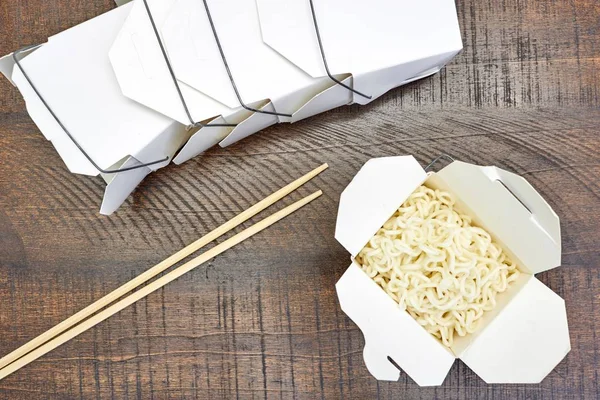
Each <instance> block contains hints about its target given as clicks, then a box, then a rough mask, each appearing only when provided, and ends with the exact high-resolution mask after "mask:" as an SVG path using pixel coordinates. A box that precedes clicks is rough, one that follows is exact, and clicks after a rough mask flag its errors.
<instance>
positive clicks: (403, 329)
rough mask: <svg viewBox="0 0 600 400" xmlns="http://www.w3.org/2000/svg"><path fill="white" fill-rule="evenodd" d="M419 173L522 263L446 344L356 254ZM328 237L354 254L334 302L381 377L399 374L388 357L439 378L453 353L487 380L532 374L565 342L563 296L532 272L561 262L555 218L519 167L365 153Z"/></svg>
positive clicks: (519, 379) (546, 369) (539, 375)
mask: <svg viewBox="0 0 600 400" xmlns="http://www.w3.org/2000/svg"><path fill="white" fill-rule="evenodd" d="M422 183H426V184H427V186H429V187H431V188H434V189H441V190H445V191H448V192H450V193H451V194H453V195H454V196H455V198H456V199H457V204H456V207H457V208H459V209H461V210H462V211H463V212H465V213H467V214H469V215H470V216H472V217H473V223H474V224H475V225H478V226H480V227H482V228H484V229H485V230H487V231H488V232H489V233H490V234H491V235H492V237H493V238H494V240H495V241H496V242H497V243H498V244H499V245H500V246H502V248H503V249H504V250H505V251H506V252H507V254H508V255H509V256H510V257H512V258H513V260H515V262H517V263H518V265H519V269H520V271H521V274H520V276H519V279H518V280H517V281H516V282H515V283H514V284H513V285H512V286H511V287H510V288H509V289H508V290H507V291H506V292H504V293H501V294H499V295H498V297H497V301H498V304H497V306H496V308H495V309H494V310H492V311H490V312H488V313H486V314H485V315H484V317H483V318H482V321H481V323H480V325H479V327H478V329H477V331H476V332H475V333H473V334H470V335H467V336H465V337H458V338H455V343H454V345H453V346H452V348H447V347H445V346H444V345H442V344H441V342H440V341H438V340H437V339H436V338H435V337H433V336H432V335H431V334H429V333H428V332H427V331H426V330H425V329H423V328H422V327H421V326H420V325H419V324H418V323H417V322H416V321H415V320H414V319H413V318H412V317H411V316H410V315H409V314H408V313H406V312H405V311H403V310H401V309H400V308H399V307H398V304H397V303H396V302H395V301H394V300H393V299H391V298H390V297H389V296H388V295H387V294H386V293H385V291H384V290H383V289H381V288H380V287H379V286H378V285H377V284H376V283H375V282H374V281H373V280H372V279H371V278H369V277H368V276H367V274H365V273H364V272H363V271H362V270H361V268H360V265H358V264H357V262H356V261H355V260H354V257H355V256H356V255H357V254H358V253H359V252H360V250H361V249H362V248H363V247H364V245H365V244H366V243H367V242H368V241H369V240H370V238H371V237H372V236H373V235H374V234H375V233H376V232H377V230H378V229H379V228H380V227H381V226H382V225H383V224H384V223H385V221H387V219H389V217H391V216H392V215H393V213H394V212H395V210H396V209H397V208H398V207H399V206H400V205H401V204H402V203H403V202H404V200H405V199H406V198H408V196H409V195H410V194H411V193H412V192H413V191H414V190H415V189H416V188H417V187H418V186H419V185H421V184H422ZM336 239H337V240H338V241H339V242H340V243H341V244H342V245H343V246H344V247H345V248H346V249H347V250H348V251H349V252H350V253H351V258H352V264H351V265H350V267H349V268H348V270H347V271H346V272H345V273H344V275H343V276H342V277H341V279H340V280H339V281H338V283H337V284H336V290H337V293H338V297H339V300H340V305H341V307H342V309H343V311H344V312H345V313H346V314H347V315H348V316H349V317H350V318H351V319H352V320H353V321H354V322H355V323H356V324H357V325H358V326H359V328H360V329H361V331H362V332H363V334H364V337H365V348H364V359H365V363H366V366H367V368H368V370H369V372H371V374H372V375H373V376H374V377H375V378H377V379H379V380H397V379H398V378H399V373H400V372H399V371H398V369H397V368H396V367H395V366H394V365H393V364H392V363H391V362H390V361H389V360H388V357H390V358H391V359H392V360H393V361H394V362H395V363H396V364H397V365H398V366H400V368H402V370H403V371H404V372H405V373H407V374H408V375H409V376H410V377H411V378H412V379H413V380H414V381H415V382H416V383H418V384H419V385H421V386H433V385H440V384H442V382H443V380H444V378H445V377H446V375H447V373H448V371H449V370H450V367H451V366H452V364H453V363H454V359H455V358H460V359H461V360H462V361H463V362H464V363H465V364H467V365H468V366H469V367H470V368H471V369H472V370H473V371H474V372H475V373H477V374H478V375H479V376H480V377H481V378H482V379H484V380H485V381H486V382H488V383H537V382H540V381H541V380H542V379H543V378H544V377H545V376H546V375H547V374H548V373H550V371H551V370H552V369H553V368H554V367H555V366H556V365H557V364H558V363H559V362H560V361H561V360H562V359H563V358H564V356H565V355H566V354H567V353H568V352H569V350H570V340H569V332H568V324H567V316H566V310H565V304H564V300H563V299H562V298H560V297H559V296H558V295H557V294H555V293H554V292H553V291H552V290H550V289H549V288H548V287H546V286H545V285H544V284H543V283H541V282H540V281H539V280H538V279H536V278H535V277H534V276H533V275H534V274H536V273H539V272H542V271H546V270H549V269H551V268H555V267H557V266H559V265H560V258H561V241H560V224H559V219H558V217H557V216H556V214H555V213H554V211H553V210H552V208H551V207H550V206H549V205H548V204H547V203H546V202H545V201H544V199H543V198H542V197H541V196H540V195H539V194H538V193H537V192H536V191H535V189H533V187H532V186H531V185H530V184H529V183H527V181H526V180H525V179H523V178H522V177H519V176H517V175H515V174H512V173H510V172H507V171H505V170H502V169H499V168H497V167H480V166H475V165H472V164H467V163H463V162H459V161H455V162H453V163H452V164H450V165H449V166H447V167H445V168H444V169H442V170H441V171H439V172H437V173H429V174H427V173H426V172H425V171H424V170H423V169H422V167H421V166H420V165H419V164H418V163H417V161H416V160H415V159H414V158H413V157H412V156H405V157H387V158H377V159H372V160H370V161H368V162H367V163H366V164H365V165H364V166H363V167H362V169H361V170H360V171H359V172H358V174H357V175H356V176H355V177H354V179H353V180H352V182H350V184H349V185H348V187H347V188H346V189H345V190H344V192H343V193H342V196H341V199H340V206H339V211H338V218H337V224H336ZM356 293H360V296H357V295H356Z"/></svg>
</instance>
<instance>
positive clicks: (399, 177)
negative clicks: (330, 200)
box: [335, 156, 427, 256]
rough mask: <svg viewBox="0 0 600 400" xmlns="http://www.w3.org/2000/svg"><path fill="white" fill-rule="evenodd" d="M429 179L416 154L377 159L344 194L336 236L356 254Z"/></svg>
mask: <svg viewBox="0 0 600 400" xmlns="http://www.w3.org/2000/svg"><path fill="white" fill-rule="evenodd" d="M426 178H427V174H426V173H425V171H424V170H423V168H422V167H421V165H419V163H418V162H417V160H415V158H414V157H413V156H401V157H383V158H373V159H371V160H369V161H367V162H366V163H365V165H363V167H362V168H361V169H360V171H358V173H357V174H356V176H355V177H354V179H352V181H351V182H350V183H349V184H348V186H347V187H346V189H344V191H343V192H342V195H341V197H340V205H339V209H338V216H337V222H336V227H335V238H336V239H337V241H338V242H340V243H341V244H342V246H344V247H345V248H346V250H348V251H349V252H350V253H351V254H352V256H355V255H357V254H358V253H359V252H360V250H362V248H363V247H364V246H365V244H366V243H367V242H368V241H369V239H370V238H371V237H372V236H373V235H374V234H375V233H376V232H377V230H378V229H379V228H381V226H382V225H383V224H384V223H385V221H387V219H388V218H389V217H391V216H392V215H393V214H394V211H396V209H397V208H398V207H400V205H402V203H403V202H404V200H406V199H407V198H408V196H409V195H410V194H411V193H412V192H413V191H414V190H415V189H416V188H417V187H418V186H419V185H420V184H421V183H423V181H424V180H425V179H426Z"/></svg>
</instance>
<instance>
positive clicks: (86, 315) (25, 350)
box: [0, 164, 328, 380]
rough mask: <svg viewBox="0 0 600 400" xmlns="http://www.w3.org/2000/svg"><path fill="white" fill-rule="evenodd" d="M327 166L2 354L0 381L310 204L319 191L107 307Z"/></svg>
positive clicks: (324, 165)
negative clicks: (21, 344)
mask: <svg viewBox="0 0 600 400" xmlns="http://www.w3.org/2000/svg"><path fill="white" fill-rule="evenodd" d="M327 167H328V165H327V164H323V165H321V166H320V167H319V168H317V169H315V170H313V171H311V172H309V173H308V174H306V175H304V176H303V177H301V178H299V179H297V180H295V181H294V182H292V183H290V184H288V185H287V186H284V187H283V188H281V189H279V190H278V191H277V192H275V193H273V194H271V195H270V196H268V197H266V198H265V199H263V200H261V201H260V202H258V203H256V204H255V205H253V206H252V207H250V208H249V209H247V210H245V211H243V212H242V213H240V214H238V215H237V216H235V217H234V218H233V219H231V220H229V221H227V222H226V223H224V224H223V225H221V226H219V227H218V228H216V229H215V230H213V231H212V232H210V233H208V234H206V235H205V236H203V237H201V238H200V239H198V240H197V241H195V242H194V243H192V244H190V245H189V246H187V247H185V248H183V249H181V250H179V251H178V252H177V253H175V254H173V255H172V256H170V257H169V258H167V259H165V260H164V261H162V262H160V263H158V264H157V265H155V266H154V267H152V268H150V269H149V270H148V271H146V272H144V273H142V274H141V275H139V276H138V277H136V278H134V279H132V280H131V281H129V282H127V283H125V284H124V285H122V286H120V287H119V288H117V289H115V290H114V291H112V292H111V293H109V294H107V295H106V296H104V297H102V298H101V299H99V300H97V301H96V302H94V303H92V304H90V305H89V306H87V307H86V308H84V309H83V310H81V311H79V312H77V313H76V314H74V315H73V316H71V317H69V318H67V319H66V320H64V321H63V322H61V323H59V324H58V325H56V326H55V327H53V328H51V329H49V330H48V331H46V332H44V333H42V334H41V335H39V336H38V337H36V338H35V339H33V340H31V341H29V342H28V343H26V344H24V345H23V346H21V347H19V348H18V349H16V350H15V351H13V352H12V353H10V354H8V355H6V356H5V357H3V358H2V359H0V380H1V379H4V378H5V377H7V376H8V375H10V374H12V373H13V372H15V371H17V370H19V369H20V368H22V367H24V366H25V365H27V364H29V363H30V362H32V361H35V360H37V359H38V358H39V357H41V356H43V355H44V354H46V353H48V352H49V351H52V350H54V349H55V348H57V347H58V346H60V345H61V344H64V343H65V342H67V341H69V340H71V339H73V338H74V337H76V336H77V335H79V334H81V333H83V332H85V331H87V330H88V329H90V328H92V327H94V326H96V325H97V324H99V323H100V322H102V321H104V320H105V319H107V318H109V317H111V316H112V315H114V314H116V313H118V312H119V311H121V310H123V309H124V308H126V307H128V306H130V305H131V304H133V303H135V302H136V301H138V300H140V299H142V298H144V297H146V296H147V295H149V294H150V293H152V292H154V291H156V290H158V289H160V288H161V287H163V286H165V285H166V284H168V283H169V282H172V281H174V280H175V279H177V278H179V277H180V276H182V275H183V274H185V273H187V272H189V271H191V270H193V269H194V268H196V267H198V266H200V265H202V264H203V263H205V262H206V261H208V260H210V259H212V258H214V257H216V256H218V255H219V254H221V253H223V252H224V251H226V250H228V249H230V248H231V247H233V246H235V245H236V244H239V243H240V242H242V241H244V240H246V239H248V238H249V237H251V236H253V235H255V234H257V233H259V232H260V231H262V230H263V229H265V228H268V227H269V226H271V225H273V224H274V223H275V222H277V221H279V220H281V219H282V218H285V217H286V216H288V215H290V214H292V213H293V212H295V211H297V210H298V209H300V208H301V207H303V206H305V205H306V204H308V203H310V202H311V201H313V200H314V199H316V198H317V197H319V196H320V195H321V194H323V193H322V192H321V191H320V190H319V191H317V192H315V193H313V194H311V195H310V196H307V197H305V198H303V199H301V200H299V201H297V202H295V203H293V204H292V205H290V206H288V207H285V208H284V209H282V210H280V211H278V212H276V213H274V214H272V215H270V216H268V217H266V218H264V219H263V220H261V221H259V222H257V223H256V224H254V225H252V226H250V227H249V228H246V229H245V230H243V231H242V232H240V233H238V234H236V235H235V236H232V237H231V238H229V239H227V240H225V241H224V242H222V243H220V244H218V245H216V246H215V247H213V248H211V249H210V250H208V251H206V252H204V253H202V254H200V255H199V256H198V257H196V258H194V259H192V260H190V261H188V262H187V263H185V264H183V265H181V266H180V267H177V268H176V269H174V270H173V271H171V272H169V273H167V274H165V275H163V276H162V277H160V278H158V279H157V280H155V281H153V282H152V283H149V284H148V285H146V286H144V287H143V288H141V289H139V290H137V291H135V292H133V293H132V294H130V295H129V296H127V297H124V298H123V299H121V300H119V301H118V302H116V303H114V304H112V305H111V306H109V304H111V303H113V302H115V301H116V300H118V299H119V298H121V297H123V296H124V295H126V294H127V293H129V292H131V291H132V290H134V289H136V288H137V287H139V286H140V285H142V284H144V283H146V282H147V281H149V280H150V279H152V278H154V277H155V276H156V275H158V274H160V273H161V272H163V271H165V270H167V269H168V268H170V267H171V266H173V265H175V264H176V263H178V262H179V261H181V260H183V259H184V258H186V257H188V256H189V255H191V254H192V253H194V252H196V251H197V250H199V249H201V248H202V247H204V246H206V245H207V244H209V243H210V242H212V241H213V240H215V239H217V238H218V237H220V236H222V235H224V234H225V233H227V232H229V231H230V230H232V229H233V228H235V227H237V226H238V225H240V224H241V223H243V222H245V221H247V220H248V219H250V218H252V217H253V216H255V215H256V214H258V213H259V212H261V211H263V210H264V209H266V208H267V207H269V206H271V205H272V204H274V203H276V202H277V201H279V200H281V199H282V198H283V197H285V196H287V195H288V194H290V193H291V192H293V191H294V190H296V189H297V188H299V187H300V186H302V185H304V184H305V183H306V182H308V181H309V180H311V179H312V178H314V177H315V176H317V175H318V174H320V173H321V172H323V171H324V170H325V169H327ZM107 306H109V307H107ZM105 307H107V308H105ZM102 309H104V310H102ZM100 310H102V311H100ZM82 321H83V322H82Z"/></svg>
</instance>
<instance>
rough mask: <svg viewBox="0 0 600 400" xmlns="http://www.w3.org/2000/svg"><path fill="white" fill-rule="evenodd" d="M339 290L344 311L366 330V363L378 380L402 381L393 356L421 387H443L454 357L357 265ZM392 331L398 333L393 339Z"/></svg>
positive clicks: (339, 283)
mask: <svg viewBox="0 0 600 400" xmlns="http://www.w3.org/2000/svg"><path fill="white" fill-rule="evenodd" d="M358 288H359V289H360V290H359V291H358V290H356V289H358ZM336 290H337V293H338V297H339V299H340V306H341V307H342V310H343V311H344V312H345V313H346V314H348V316H349V317H350V318H351V319H352V320H353V321H354V323H355V324H357V325H358V326H359V327H360V328H361V330H362V331H363V334H364V336H365V348H364V358H365V364H366V366H367V368H368V370H369V372H370V373H371V374H372V375H373V376H374V377H375V378H377V379H379V380H386V381H397V380H398V378H399V376H400V371H398V369H397V368H396V367H395V366H394V365H393V364H392V363H391V362H389V361H388V359H387V357H388V356H389V357H391V358H392V359H393V360H394V361H396V362H397V363H399V364H400V362H401V364H400V365H401V366H402V368H403V370H404V371H405V372H406V373H407V374H409V375H410V377H411V378H413V379H414V381H415V382H417V383H418V384H419V385H421V386H432V385H441V384H442V382H443V381H444V378H445V377H446V375H447V374H448V371H449V370H450V367H452V364H453V363H454V355H453V354H452V353H451V352H450V351H448V350H447V349H446V348H444V347H443V346H441V345H439V344H438V343H437V342H436V339H435V338H434V337H433V336H431V335H430V334H428V333H427V332H425V331H424V330H423V328H422V327H421V326H420V325H419V324H418V323H417V321H415V319H414V318H412V317H411V316H410V315H409V314H408V313H406V312H405V311H403V310H401V309H400V308H398V304H397V303H396V302H395V301H394V300H393V299H392V298H391V297H389V296H388V295H387V293H385V292H384V291H383V290H381V288H380V287H379V286H378V285H377V284H376V283H375V281H373V280H372V279H371V278H369V277H368V276H367V274H365V273H364V272H363V271H362V270H361V269H360V266H359V265H358V264H356V262H353V263H352V265H351V266H350V268H348V270H347V271H346V272H345V273H344V275H343V276H342V277H341V278H340V280H339V281H338V283H337V284H336ZM391 332H394V334H392V335H391V336H390V333H391ZM424 332H425V335H424V334H423V333H424ZM400 339H401V340H400ZM415 352H418V353H419V354H418V356H415Z"/></svg>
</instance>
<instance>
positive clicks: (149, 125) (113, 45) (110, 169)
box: [0, 0, 462, 214]
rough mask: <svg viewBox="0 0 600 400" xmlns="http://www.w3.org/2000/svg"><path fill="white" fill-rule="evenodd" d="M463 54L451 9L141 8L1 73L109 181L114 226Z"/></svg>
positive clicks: (56, 41) (76, 155)
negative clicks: (210, 157) (176, 179)
mask: <svg viewBox="0 0 600 400" xmlns="http://www.w3.org/2000/svg"><path fill="white" fill-rule="evenodd" d="M117 3H127V2H126V1H121V2H117ZM311 7H312V8H311ZM313 11H314V12H313ZM209 16H210V18H209ZM315 22H316V23H315ZM319 39H320V42H319ZM24 44H25V43H24ZM461 48H462V42H461V37H460V29H459V25H458V21H457V16H456V9H455V4H454V1H453V0H419V1H410V2H407V1H397V0H373V1H368V2H367V1H360V0H327V1H322V0H314V1H310V0H219V1H216V0H207V1H203V0H136V1H134V2H132V3H129V4H124V5H122V6H120V7H117V8H116V9H114V10H112V11H110V12H107V13H106V14H103V15H100V16H98V17H96V18H94V19H92V20H89V21H87V22H84V23H82V24H81V25H78V26H76V27H73V28H71V29H68V30H67V31H64V32H61V33H59V34H57V35H54V36H52V37H50V38H49V39H48V41H47V43H44V44H42V45H40V46H38V47H35V48H30V49H28V50H27V51H24V52H21V53H20V54H15V55H8V56H6V57H4V58H2V59H0V71H2V72H3V73H4V75H6V77H7V78H8V79H9V80H10V81H11V82H13V83H14V84H15V85H16V86H17V87H18V88H19V90H20V91H21V93H22V94H23V97H24V98H25V101H26V103H27V109H28V111H29V113H30V115H31V117H32V119H33V120H34V121H35V123H36V124H37V125H38V127H39V128H40V130H41V131H42V133H43V134H44V136H45V137H46V138H47V139H48V140H50V141H51V142H52V143H53V145H54V146H55V148H56V149H57V151H58V153H59V154H60V156H61V157H62V159H63V160H64V162H65V164H66V166H67V168H69V170H70V171H71V172H74V173H78V174H84V175H91V176H96V175H99V174H100V175H101V176H102V177H103V178H104V179H105V181H106V182H107V188H106V192H105V196H104V200H103V203H102V207H101V212H102V213H104V214H110V213H112V212H114V211H115V210H116V209H117V208H118V207H119V205H120V204H121V203H122V202H123V201H124V200H125V199H126V198H127V196H129V194H130V193H131V192H132V191H133V189H134V188H135V187H136V186H137V185H138V184H139V182H141V180H142V179H143V178H144V177H145V176H146V175H148V174H149V173H150V172H152V171H155V170H157V169H159V168H162V167H164V166H166V165H168V164H169V163H170V162H171V161H173V162H175V163H177V164H180V163H183V162H185V161H187V160H189V159H190V158H192V157H194V156H196V155H198V154H200V153H202V152H204V151H206V150H207V149H208V148H210V147H212V146H214V145H217V144H219V145H221V146H228V145H231V144H233V143H236V142H237V141H239V140H240V139H243V138H245V137H247V136H249V135H251V134H253V133H255V132H257V131H259V130H261V129H263V128H265V127H267V126H270V125H272V124H276V123H293V122H296V121H299V120H302V119H304V118H307V117H310V116H313V115H315V114H318V113H321V112H324V111H327V110H330V109H332V108H334V107H339V106H342V105H345V104H350V103H359V104H366V103H368V102H370V101H373V100H374V99H376V98H378V97H379V96H381V95H382V94H383V93H385V92H386V91H388V90H390V89H392V88H395V87H398V86H400V85H402V84H405V83H407V82H410V81H413V80H416V79H419V78H423V77H426V76H428V75H431V74H433V73H435V72H437V71H438V70H439V69H440V68H442V66H444V65H445V64H446V63H447V62H448V61H449V60H451V59H452V58H453V57H454V56H455V55H456V54H457V53H458V52H459V51H460V50H461ZM13 56H15V57H16V58H17V60H19V59H20V60H21V61H20V66H19V65H15V57H13ZM167 60H168V61H167ZM225 61H226V62H225ZM326 65H327V68H328V69H326ZM50 110H52V112H51V111H50ZM53 114H54V115H53ZM199 123H200V124H199ZM61 125H62V126H61ZM210 125H212V126H210ZM65 129H66V130H67V131H68V132H69V134H70V135H71V137H69V134H67V133H66V132H65ZM146 164H150V165H146ZM140 165H144V166H143V167H141V168H139V166H140ZM124 168H127V169H128V171H126V172H118V173H115V172H114V170H119V169H124ZM131 168H135V169H131Z"/></svg>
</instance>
